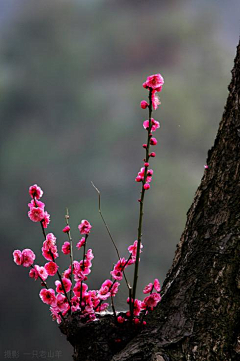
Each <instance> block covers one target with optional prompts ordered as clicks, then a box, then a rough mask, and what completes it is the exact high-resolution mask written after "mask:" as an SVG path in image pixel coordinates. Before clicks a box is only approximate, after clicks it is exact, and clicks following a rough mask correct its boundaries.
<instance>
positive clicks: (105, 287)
mask: <svg viewBox="0 0 240 361" xmlns="http://www.w3.org/2000/svg"><path fill="white" fill-rule="evenodd" d="M112 284H113V282H112V281H111V280H109V279H108V280H106V281H104V282H103V284H102V286H101V288H100V290H99V291H98V298H99V299H100V300H106V299H107V298H109V297H110V296H111V292H110V288H111V287H112Z"/></svg>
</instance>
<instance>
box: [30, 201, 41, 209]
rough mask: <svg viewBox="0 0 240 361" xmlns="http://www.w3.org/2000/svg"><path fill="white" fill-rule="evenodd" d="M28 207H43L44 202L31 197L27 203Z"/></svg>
mask: <svg viewBox="0 0 240 361" xmlns="http://www.w3.org/2000/svg"><path fill="white" fill-rule="evenodd" d="M28 207H29V208H30V209H32V208H34V207H37V208H42V209H44V208H45V203H43V202H41V201H37V200H36V199H32V200H31V202H30V203H28Z"/></svg>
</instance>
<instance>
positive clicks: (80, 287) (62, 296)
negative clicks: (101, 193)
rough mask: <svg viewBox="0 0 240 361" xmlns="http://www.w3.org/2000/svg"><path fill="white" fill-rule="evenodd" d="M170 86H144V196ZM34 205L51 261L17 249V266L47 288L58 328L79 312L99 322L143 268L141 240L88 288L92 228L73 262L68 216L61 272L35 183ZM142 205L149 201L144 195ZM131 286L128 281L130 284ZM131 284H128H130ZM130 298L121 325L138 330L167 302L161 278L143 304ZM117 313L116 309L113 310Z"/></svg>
mask: <svg viewBox="0 0 240 361" xmlns="http://www.w3.org/2000/svg"><path fill="white" fill-rule="evenodd" d="M163 84H164V80H163V77H162V76H161V75H160V74H155V75H151V76H149V77H148V78H147V80H146V82H144V84H143V87H144V88H145V89H148V90H149V103H148V102H147V101H145V100H143V101H142V102H141V108H142V109H146V108H148V109H149V119H147V120H145V121H144V122H143V127H144V129H145V130H146V131H147V134H148V139H147V143H146V144H143V148H144V149H145V150H146V156H145V159H144V166H143V167H141V169H140V171H139V172H138V175H137V177H136V179H135V180H136V181H137V182H141V183H142V192H141V194H144V190H147V189H149V188H150V183H151V181H152V176H153V170H152V169H150V168H149V160H150V158H151V157H152V158H154V157H155V156H156V154H155V152H150V147H152V146H155V145H156V144H157V139H156V138H154V137H153V135H152V133H153V132H155V131H156V130H157V129H158V128H160V124H159V122H158V121H157V120H155V119H154V118H152V116H151V113H152V109H154V110H156V109H157V108H158V106H159V105H160V101H159V98H158V96H157V92H160V91H161V90H162V85H163ZM29 194H30V196H31V198H32V199H31V202H30V203H29V204H28V206H29V212H28V216H29V218H30V219H31V220H32V221H33V222H40V224H41V228H42V232H43V234H44V241H43V244H42V256H43V258H44V259H45V260H47V262H46V263H45V265H42V266H40V265H38V264H34V261H35V258H36V257H35V254H34V252H33V251H32V250H31V249H24V250H23V251H20V250H15V251H14V252H13V258H14V262H15V263H16V264H17V265H19V266H20V265H22V266H24V267H30V268H31V269H30V271H29V276H30V278H33V279H34V280H37V279H39V280H40V283H41V287H42V289H41V290H40V293H39V296H40V298H41V300H42V301H43V302H44V303H46V304H47V305H48V306H50V311H51V315H52V318H53V319H54V320H56V321H57V322H58V323H60V322H62V320H63V319H64V318H65V316H67V315H69V314H72V313H73V312H78V314H79V315H80V318H81V319H82V321H83V322H89V321H92V320H95V319H96V317H97V315H98V313H99V312H102V311H104V310H106V309H107V307H108V306H109V303H108V302H106V301H107V300H108V299H109V298H111V303H112V304H113V298H114V297H115V296H116V294H117V292H118V290H119V286H120V282H119V281H121V280H122V279H123V276H124V277H125V279H126V274H125V271H126V269H127V268H128V267H129V266H130V265H134V266H135V267H136V269H137V266H138V263H139V261H140V253H141V252H142V248H143V245H142V242H141V237H140V238H139V239H138V240H135V241H134V243H133V244H131V245H130V246H129V247H128V252H129V254H128V257H126V258H125V257H120V256H119V259H118V261H117V262H116V264H115V265H114V267H113V270H112V271H111V272H110V275H111V277H110V278H111V279H106V280H105V281H104V282H103V283H102V285H101V287H100V288H99V289H97V290H89V289H88V285H87V280H88V275H89V274H90V273H91V267H92V260H93V258H94V255H93V252H92V249H91V248H89V249H88V248H87V245H88V243H87V241H88V238H89V235H90V231H91V228H92V226H91V224H90V223H89V222H88V221H87V220H85V219H84V220H82V221H81V222H80V224H79V225H78V229H79V232H80V234H81V239H80V240H79V241H78V242H77V244H76V248H77V250H83V252H81V253H82V257H80V259H79V260H73V254H72V249H73V247H72V246H73V244H72V243H73V241H72V238H71V235H70V226H69V224H68V219H69V215H68V214H67V216H66V217H65V218H66V223H67V224H66V226H65V227H64V228H63V229H62V232H63V233H64V234H65V235H67V237H68V240H67V241H65V242H63V244H62V247H61V250H62V253H63V254H64V255H69V256H70V257H69V261H68V264H67V268H66V269H65V270H63V271H62V272H60V270H59V266H58V264H57V263H56V259H57V258H58V257H59V254H58V248H57V244H56V241H57V239H56V237H55V235H54V234H53V233H46V232H45V229H46V228H47V226H48V224H49V222H50V215H49V214H48V212H47V211H45V204H44V203H43V202H41V201H40V199H41V197H42V196H43V191H42V189H41V188H40V187H39V186H38V185H37V184H34V185H32V186H31V187H30V188H29ZM139 201H140V202H143V198H142V195H141V199H140V200H139ZM49 276H57V277H58V279H57V280H56V281H55V288H49V287H48V285H47V282H48V277H49ZM126 281H127V279H126ZM127 283H128V282H127ZM129 290H130V292H129V294H130V298H128V299H127V303H128V304H129V311H128V312H126V314H125V315H123V316H118V317H117V316H116V314H115V319H116V320H117V322H118V323H119V324H122V323H124V322H126V321H127V320H130V321H131V322H133V323H134V324H136V325H144V324H145V323H146V322H145V321H144V320H143V318H144V316H145V315H146V314H147V313H148V312H149V311H150V310H153V309H154V308H155V307H156V306H157V304H158V303H159V302H160V300H161V296H160V290H161V287H160V283H159V281H158V279H155V280H154V282H153V283H149V284H148V285H147V286H146V287H145V288H144V290H143V293H144V295H146V296H145V298H144V300H143V301H141V300H139V299H136V298H135V293H134V295H133V293H131V288H130V287H129ZM113 311H114V312H115V310H114V307H113Z"/></svg>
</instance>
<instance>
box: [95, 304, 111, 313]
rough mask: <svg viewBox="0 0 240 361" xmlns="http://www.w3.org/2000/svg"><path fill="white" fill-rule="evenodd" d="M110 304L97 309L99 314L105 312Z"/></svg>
mask: <svg viewBox="0 0 240 361" xmlns="http://www.w3.org/2000/svg"><path fill="white" fill-rule="evenodd" d="M108 306H109V304H108V303H106V302H104V303H102V304H101V305H100V306H99V307H98V308H97V312H102V311H105V310H106V309H107V308H108Z"/></svg>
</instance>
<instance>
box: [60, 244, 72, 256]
mask: <svg viewBox="0 0 240 361" xmlns="http://www.w3.org/2000/svg"><path fill="white" fill-rule="evenodd" d="M62 252H63V253H64V254H69V253H70V252H71V248H70V242H67V241H66V242H64V244H63V245H62Z"/></svg>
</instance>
